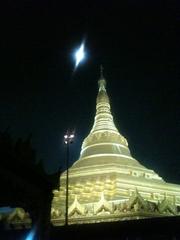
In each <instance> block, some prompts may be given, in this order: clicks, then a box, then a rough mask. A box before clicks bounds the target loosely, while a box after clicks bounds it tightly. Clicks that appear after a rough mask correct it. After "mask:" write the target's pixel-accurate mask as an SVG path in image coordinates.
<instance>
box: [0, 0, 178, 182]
mask: <svg viewBox="0 0 180 240" xmlns="http://www.w3.org/2000/svg"><path fill="white" fill-rule="evenodd" d="M7 2H8V3H7V4H5V3H4V5H3V6H1V8H0V16H1V19H0V20H1V21H0V22H1V28H0V29H1V53H0V60H1V65H0V66H1V69H0V79H1V82H0V130H5V129H6V128H7V127H8V126H10V129H11V130H10V132H11V134H12V135H13V136H14V137H15V138H16V137H23V138H25V137H26V136H28V134H30V133H32V136H33V146H34V147H35V148H36V149H37V154H38V158H42V159H44V163H45V167H46V169H47V170H48V171H49V172H53V171H55V170H57V168H58V166H62V165H63V162H65V149H64V145H63V135H64V133H65V131H66V129H67V128H70V129H71V128H72V129H73V128H75V130H76V135H77V136H76V140H75V143H74V144H73V145H72V147H71V160H72V161H73V160H75V159H77V158H78V156H79V152H80V146H81V143H82V140H83V139H84V137H85V136H86V135H87V134H88V132H89V130H90V129H91V127H92V124H93V119H94V113H95V98H96V94H97V80H98V77H99V66H100V64H101V63H102V64H103V66H104V69H105V70H104V75H105V77H106V80H107V82H108V94H109V96H110V99H111V105H112V112H113V116H114V120H115V123H116V126H117V127H118V129H119V130H120V132H121V133H122V134H123V135H124V136H125V137H126V138H127V139H128V141H129V147H130V150H131V152H132V155H133V156H134V157H135V158H137V159H138V160H139V161H140V162H141V163H142V164H144V165H145V166H147V167H149V168H152V169H154V170H155V171H156V172H157V173H159V174H160V175H161V176H162V177H164V179H165V180H168V181H172V182H177V183H180V158H179V153H180V150H179V143H180V109H179V100H180V97H179V82H178V77H177V61H176V57H177V56H176V55H177V54H176V52H177V50H178V49H177V48H178V47H177V45H176V29H175V26H176V19H175V16H176V10H175V6H174V5H173V1H169V2H167V3H166V4H165V3H163V4H162V2H160V1H158V0H157V1H155V0H153V1H140V0H137V1H133V0H129V1H128V0H127V1H119V5H117V3H116V2H115V1H106V0H104V1H83V2H81V3H80V2H78V1H66V2H64V1H49V2H48V1H44V0H41V1H40V0H32V1H13V0H11V1H7ZM83 38H86V48H87V51H88V53H87V54H88V58H87V60H86V62H84V64H82V65H81V66H80V67H79V69H78V70H77V72H76V74H75V75H74V76H73V77H72V69H73V60H72V55H71V54H72V51H73V50H74V48H75V47H76V46H78V45H79V44H80V43H81V42H82V40H83Z"/></svg>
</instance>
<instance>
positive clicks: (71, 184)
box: [51, 74, 180, 226]
mask: <svg viewBox="0 0 180 240" xmlns="http://www.w3.org/2000/svg"><path fill="white" fill-rule="evenodd" d="M98 84H99V92H98V95H97V100H96V115H95V120H94V125H93V127H92V130H91V131H90V133H89V135H88V136H87V137H86V138H85V139H84V141H83V144H82V147H81V152H80V157H79V159H78V160H77V161H76V162H75V163H74V164H73V165H72V166H71V167H70V168H69V169H68V172H69V178H68V224H85V223H98V222H113V221H122V220H130V219H140V218H154V217H163V216H175V215H180V185H176V184H171V183H167V182H165V181H164V180H163V179H162V178H161V177H160V176H158V174H156V173H155V172H154V171H153V170H150V169H148V168H146V167H144V166H143V165H141V164H140V163H139V162H138V161H137V160H136V159H134V158H133V157H132V156H131V153H130V150H129V148H128V142H127V140H126V139H125V138H124V137H123V136H122V135H121V134H120V133H119V131H118V130H117V128H116V126H115V124H114V121H113V116H112V114H111V109H110V102H109V98H108V95H107V92H106V81H105V79H104V77H103V76H102V74H101V77H100V80H99V82H98ZM66 189H67V188H66V171H65V172H64V173H63V174H62V175H61V177H60V187H59V189H58V190H54V192H53V193H54V197H53V201H52V206H51V222H52V224H53V225H54V226H61V225H65V223H67V221H66V219H65V218H66V217H67V213H66V210H67V208H66Z"/></svg>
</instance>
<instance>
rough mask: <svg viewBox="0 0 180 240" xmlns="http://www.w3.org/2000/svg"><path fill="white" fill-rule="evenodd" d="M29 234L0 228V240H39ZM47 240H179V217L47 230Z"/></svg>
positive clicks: (24, 231) (26, 231) (27, 231)
mask: <svg viewBox="0 0 180 240" xmlns="http://www.w3.org/2000/svg"><path fill="white" fill-rule="evenodd" d="M29 233H30V230H9V231H5V230H3V229H2V228H1V232H0V239H3V240H16V239H17V240H23V239H26V240H39V239H42V238H38V237H36V236H35V237H34V238H30V237H29V238H26V237H27V236H28V234H29ZM48 239H49V240H60V239H62V240H66V239H78V240H84V239H85V240H90V239H91V240H92V239H93V240H94V239H95V240H96V239H97V240H99V239H103V240H111V239H112V240H116V239H122V240H129V239H137V240H141V239H149V240H150V239H158V240H161V239H163V240H166V239H172V240H175V239H180V217H167V218H154V219H141V220H130V221H122V222H113V223H96V224H83V225H70V226H64V227H51V228H50V234H49V237H48ZM42 240H43V239H42Z"/></svg>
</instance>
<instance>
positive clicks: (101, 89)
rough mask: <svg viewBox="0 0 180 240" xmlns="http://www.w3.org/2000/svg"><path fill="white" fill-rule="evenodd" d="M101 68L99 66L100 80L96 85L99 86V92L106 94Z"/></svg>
mask: <svg viewBox="0 0 180 240" xmlns="http://www.w3.org/2000/svg"><path fill="white" fill-rule="evenodd" d="M103 70H104V68H103V66H102V65H101V66H100V79H99V81H98V85H99V92H100V91H105V92H106V80H105V78H104V75H103Z"/></svg>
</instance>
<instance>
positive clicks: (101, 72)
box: [100, 64, 104, 79]
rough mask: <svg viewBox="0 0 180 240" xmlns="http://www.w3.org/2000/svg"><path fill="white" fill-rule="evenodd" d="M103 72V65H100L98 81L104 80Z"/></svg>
mask: <svg viewBox="0 0 180 240" xmlns="http://www.w3.org/2000/svg"><path fill="white" fill-rule="evenodd" d="M103 70H104V68H103V65H102V64H101V65H100V79H104V76H103Z"/></svg>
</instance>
